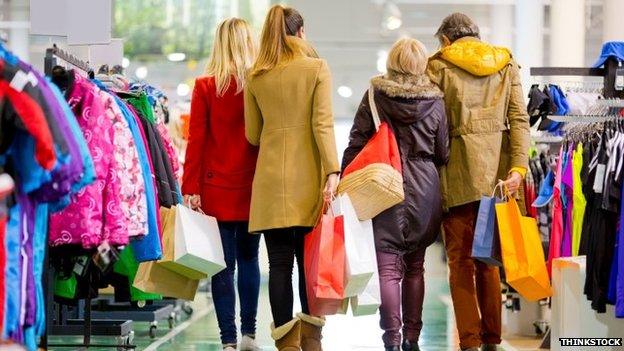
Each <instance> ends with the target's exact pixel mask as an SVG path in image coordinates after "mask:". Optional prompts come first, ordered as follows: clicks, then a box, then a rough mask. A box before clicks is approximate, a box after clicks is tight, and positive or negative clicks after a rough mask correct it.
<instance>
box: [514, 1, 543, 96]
mask: <svg viewBox="0 0 624 351" xmlns="http://www.w3.org/2000/svg"><path fill="white" fill-rule="evenodd" d="M515 32H516V35H515V38H516V41H515V46H514V57H515V59H516V61H517V62H518V64H520V67H522V72H521V75H522V86H523V87H524V89H525V91H528V89H529V87H530V84H529V83H530V82H531V81H532V79H531V76H530V74H529V68H531V67H541V66H544V1H543V0H517V1H516V22H515Z"/></svg>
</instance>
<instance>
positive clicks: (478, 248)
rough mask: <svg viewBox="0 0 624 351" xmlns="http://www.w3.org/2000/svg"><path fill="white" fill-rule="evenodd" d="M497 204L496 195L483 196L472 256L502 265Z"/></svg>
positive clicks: (495, 264) (482, 260) (488, 262)
mask: <svg viewBox="0 0 624 351" xmlns="http://www.w3.org/2000/svg"><path fill="white" fill-rule="evenodd" d="M495 204H496V197H494V196H492V197H487V196H483V197H482V198H481V203H480V204H479V214H478V216H477V223H476V225H475V230H474V240H473V242H472V258H474V259H476V260H479V261H481V262H484V263H486V264H489V265H492V266H498V267H502V266H503V263H502V258H501V249H500V238H499V237H498V226H497V225H496V210H495V207H494V205H495Z"/></svg>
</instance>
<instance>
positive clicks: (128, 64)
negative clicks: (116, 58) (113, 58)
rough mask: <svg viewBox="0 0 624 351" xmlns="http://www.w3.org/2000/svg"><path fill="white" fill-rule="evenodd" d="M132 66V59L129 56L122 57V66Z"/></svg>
mask: <svg viewBox="0 0 624 351" xmlns="http://www.w3.org/2000/svg"><path fill="white" fill-rule="evenodd" d="M128 66H130V60H129V59H128V58H127V57H124V58H122V59H121V67H123V68H128Z"/></svg>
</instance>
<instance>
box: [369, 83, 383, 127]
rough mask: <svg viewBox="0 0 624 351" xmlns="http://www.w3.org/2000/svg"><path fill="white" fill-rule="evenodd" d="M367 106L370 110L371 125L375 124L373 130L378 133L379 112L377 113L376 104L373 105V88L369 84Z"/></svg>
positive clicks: (379, 123)
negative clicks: (371, 116)
mask: <svg viewBox="0 0 624 351" xmlns="http://www.w3.org/2000/svg"><path fill="white" fill-rule="evenodd" d="M368 105H369V107H370V110H371V114H372V115H373V123H375V130H376V131H379V126H380V125H381V119H379V111H377V104H376V103H375V88H374V87H373V85H372V84H371V85H370V87H368Z"/></svg>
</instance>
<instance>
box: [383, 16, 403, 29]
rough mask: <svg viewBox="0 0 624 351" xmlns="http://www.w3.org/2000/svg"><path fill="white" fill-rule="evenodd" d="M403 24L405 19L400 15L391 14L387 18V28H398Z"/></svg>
mask: <svg viewBox="0 0 624 351" xmlns="http://www.w3.org/2000/svg"><path fill="white" fill-rule="evenodd" d="M402 25H403V21H402V20H401V18H400V17H397V16H390V17H388V18H386V28H388V30H397V29H399V28H401V26H402Z"/></svg>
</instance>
